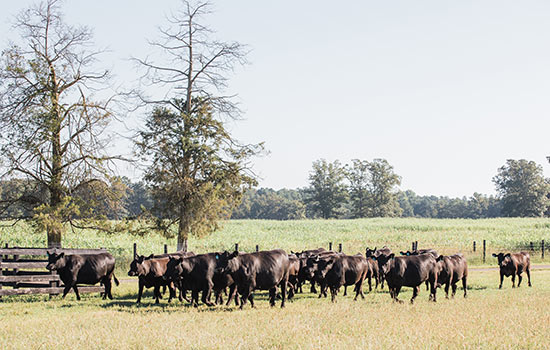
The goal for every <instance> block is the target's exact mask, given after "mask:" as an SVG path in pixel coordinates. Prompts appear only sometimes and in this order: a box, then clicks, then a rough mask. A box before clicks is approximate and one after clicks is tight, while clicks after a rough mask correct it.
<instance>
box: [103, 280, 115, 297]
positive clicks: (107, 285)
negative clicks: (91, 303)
mask: <svg viewBox="0 0 550 350" xmlns="http://www.w3.org/2000/svg"><path fill="white" fill-rule="evenodd" d="M103 284H104V285H105V293H103V300H105V299H106V298H107V297H109V299H111V300H113V295H112V294H111V287H112V285H111V280H110V279H107V280H105V282H104V283H103Z"/></svg>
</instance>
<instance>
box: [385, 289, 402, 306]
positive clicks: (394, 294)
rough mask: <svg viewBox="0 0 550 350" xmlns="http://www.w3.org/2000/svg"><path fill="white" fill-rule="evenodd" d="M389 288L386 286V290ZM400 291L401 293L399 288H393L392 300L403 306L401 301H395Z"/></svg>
mask: <svg viewBox="0 0 550 350" xmlns="http://www.w3.org/2000/svg"><path fill="white" fill-rule="evenodd" d="M389 287H390V286H389V285H388V288H389ZM400 291H401V287H395V288H393V300H394V301H397V302H398V303H400V304H403V301H402V300H399V299H397V297H398V296H399V292H400Z"/></svg>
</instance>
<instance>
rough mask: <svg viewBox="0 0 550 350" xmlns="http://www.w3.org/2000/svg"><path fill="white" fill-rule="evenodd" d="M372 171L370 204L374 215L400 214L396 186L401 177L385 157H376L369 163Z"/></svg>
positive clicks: (369, 168)
mask: <svg viewBox="0 0 550 350" xmlns="http://www.w3.org/2000/svg"><path fill="white" fill-rule="evenodd" d="M368 170H369V173H370V179H371V181H370V186H369V194H370V196H369V197H370V198H369V206H370V208H371V215H370V216H372V217H385V216H399V215H401V208H400V207H399V203H398V201H397V191H396V189H395V187H396V186H399V185H400V184H401V177H400V176H399V175H397V174H395V173H394V172H393V167H392V166H391V165H390V164H389V163H388V161H387V160H385V159H374V160H373V161H372V162H370V163H369V165H368Z"/></svg>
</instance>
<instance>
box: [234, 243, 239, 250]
mask: <svg viewBox="0 0 550 350" xmlns="http://www.w3.org/2000/svg"><path fill="white" fill-rule="evenodd" d="M235 251H236V252H238V251H239V243H235Z"/></svg>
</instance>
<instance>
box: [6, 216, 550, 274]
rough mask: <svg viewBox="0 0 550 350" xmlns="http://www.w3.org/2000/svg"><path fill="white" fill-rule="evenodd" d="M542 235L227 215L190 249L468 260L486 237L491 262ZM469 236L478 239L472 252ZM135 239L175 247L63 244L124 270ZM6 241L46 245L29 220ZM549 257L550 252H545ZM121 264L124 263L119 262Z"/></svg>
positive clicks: (549, 234) (142, 249)
mask: <svg viewBox="0 0 550 350" xmlns="http://www.w3.org/2000/svg"><path fill="white" fill-rule="evenodd" d="M543 239H544V240H545V241H546V242H547V243H548V244H549V245H550V219H548V218H542V219H541V218H499V219H479V220H468V219H416V218H374V219H357V220H297V221H270V220H230V221H226V222H222V224H221V228H220V230H219V231H218V232H216V233H214V234H212V235H210V236H207V237H204V238H200V239H197V238H194V237H191V238H190V240H189V250H191V251H194V252H197V253H202V252H211V251H220V250H232V249H233V248H234V244H235V243H239V249H241V250H243V251H248V252H250V251H254V249H255V246H256V245H259V247H260V249H274V248H282V249H285V250H287V251H290V250H303V249H311V248H317V247H324V248H328V244H329V242H333V243H334V247H333V249H337V247H338V244H339V243H342V245H343V251H344V252H345V253H347V254H355V253H363V254H364V252H365V247H366V246H369V247H374V246H378V247H381V246H384V245H387V246H389V247H390V248H391V249H392V250H393V251H397V252H398V251H400V250H407V249H410V248H411V242H412V241H418V245H419V247H420V248H426V247H430V248H435V249H437V250H438V251H440V252H442V253H449V254H452V253H457V252H462V253H464V254H465V255H466V256H467V258H468V262H469V263H470V264H474V265H479V264H482V257H481V252H482V247H481V244H482V241H483V240H486V242H487V260H486V264H487V265H495V264H496V260H495V259H493V258H490V255H491V253H493V252H496V251H499V250H519V249H524V248H522V247H525V246H528V245H529V242H535V243H537V244H539V243H540V241H541V240H543ZM473 241H476V242H477V250H476V253H473V251H472V250H473ZM134 242H136V243H137V246H138V253H140V254H144V255H149V254H151V253H161V252H162V251H163V245H164V244H168V250H169V251H174V250H175V249H176V239H175V238H165V237H162V236H161V235H159V234H155V233H151V234H148V235H146V236H133V235H130V234H127V233H122V234H116V235H108V234H105V233H99V232H96V231H92V230H84V231H78V230H76V231H74V232H73V231H71V230H68V231H67V233H66V235H65V236H64V238H63V246H64V247H66V248H99V247H105V248H107V249H108V250H109V251H110V252H111V254H113V256H115V257H116V258H117V261H119V263H118V265H119V266H118V267H119V269H122V270H124V271H127V269H126V265H127V264H128V263H129V261H130V259H131V258H132V252H133V251H132V245H133V243H134ZM2 243H9V245H10V246H20V247H45V246H46V235H45V234H39V233H35V232H34V231H33V229H32V227H30V226H29V225H27V224H25V223H19V224H18V225H17V226H15V227H0V244H2ZM548 259H550V257H549V258H548ZM531 260H532V262H534V263H537V262H539V263H540V262H541V259H540V252H538V251H537V252H535V253H532V254H531ZM121 265H124V267H123V268H122V266H121Z"/></svg>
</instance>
